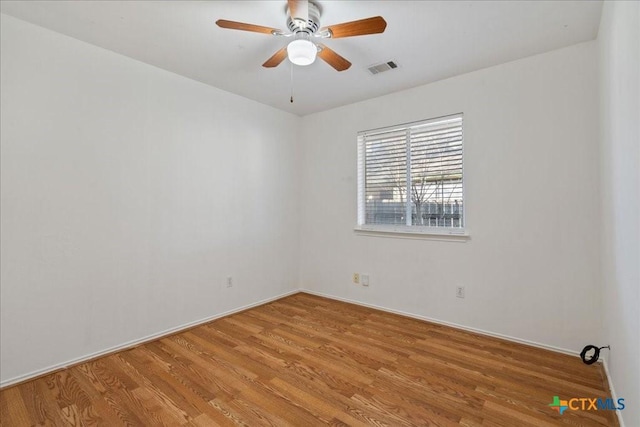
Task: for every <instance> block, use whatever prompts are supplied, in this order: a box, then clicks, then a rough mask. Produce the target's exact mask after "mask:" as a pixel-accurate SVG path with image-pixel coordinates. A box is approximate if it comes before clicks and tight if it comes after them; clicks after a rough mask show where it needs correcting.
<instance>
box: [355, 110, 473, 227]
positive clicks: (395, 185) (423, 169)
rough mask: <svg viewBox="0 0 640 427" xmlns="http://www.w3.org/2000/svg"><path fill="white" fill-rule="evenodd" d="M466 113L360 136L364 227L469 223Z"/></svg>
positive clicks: (360, 222)
mask: <svg viewBox="0 0 640 427" xmlns="http://www.w3.org/2000/svg"><path fill="white" fill-rule="evenodd" d="M462 142H463V129H462V114H456V115H453V116H447V117H442V118H437V119H431V120H425V121H421V122H416V123H410V124H408V125H400V126H393V127H389V128H384V129H376V130H370V131H364V132H360V133H359V134H358V225H359V226H367V225H369V226H374V228H375V226H376V225H381V226H403V227H416V228H422V229H425V230H428V229H429V228H433V227H435V228H439V229H443V228H453V229H462V228H463V227H464V194H463V186H462V184H463V176H462V175H463V167H462V166H463V165H462V160H463V146H462Z"/></svg>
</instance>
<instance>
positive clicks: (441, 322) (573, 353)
mask: <svg viewBox="0 0 640 427" xmlns="http://www.w3.org/2000/svg"><path fill="white" fill-rule="evenodd" d="M300 292H305V293H308V294H311V295H317V296H320V297H324V298H329V299H333V300H338V301H343V302H348V303H350V304H355V305H361V306H363V307H369V308H375V309H376V310H381V311H386V312H387V313H393V314H400V315H402V316H406V317H411V318H413V319H418V320H424V321H426V322H431V323H437V324H439V325H444V326H451V327H452V328H456V329H462V330H464V331H469V332H474V333H477V334H480V335H486V336H489V337H494V338H502V339H504V340H507V341H513V342H517V343H519V344H526V345H530V346H532V347H538V348H542V349H545V350H551V351H555V352H556V353H563V354H568V355H570V356H576V357H578V356H580V353H579V352H577V351H575V350H569V349H566V348H561V347H555V346H552V345H547V344H542V343H539V342H535V341H529V340H525V339H521V338H516V337H512V336H510V335H504V334H499V333H496V332H491V331H485V330H483V329H478V328H472V327H470V326H465V325H459V324H457V323H452V322H447V321H444V320H440V319H434V318H433V317H427V316H422V315H420V314H414V313H408V312H406V311H402V310H394V309H391V308H387V307H381V306H379V305H375V304H367V303H364V302H361V301H356V300H351V299H348V298H341V297H337V296H335V295H329V294H325V293H322V292H316V291H311V290H309V289H300Z"/></svg>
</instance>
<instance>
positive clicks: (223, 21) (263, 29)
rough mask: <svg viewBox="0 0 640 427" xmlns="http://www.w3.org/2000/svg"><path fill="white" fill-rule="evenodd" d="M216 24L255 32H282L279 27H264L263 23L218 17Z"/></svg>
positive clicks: (231, 28)
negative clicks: (249, 22)
mask: <svg viewBox="0 0 640 427" xmlns="http://www.w3.org/2000/svg"><path fill="white" fill-rule="evenodd" d="M216 24H217V25H218V27H220V28H228V29H230V30H241V31H251V32H253V33H263V34H274V33H281V32H282V31H281V30H278V29H277V28H269V27H263V26H261V25H254V24H245V23H244V22H236V21H227V20H226V19H218V20H217V21H216Z"/></svg>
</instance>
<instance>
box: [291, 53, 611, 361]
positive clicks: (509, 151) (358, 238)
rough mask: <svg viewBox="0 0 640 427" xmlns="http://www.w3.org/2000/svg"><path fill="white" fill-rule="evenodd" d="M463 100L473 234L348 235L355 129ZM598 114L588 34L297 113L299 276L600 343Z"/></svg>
mask: <svg viewBox="0 0 640 427" xmlns="http://www.w3.org/2000/svg"><path fill="white" fill-rule="evenodd" d="M393 72H396V71H393ZM397 72H402V70H401V69H399V70H398V71H397ZM365 78H371V79H375V78H376V77H365ZM459 112H462V113H464V132H465V141H464V144H465V147H464V149H465V159H464V161H465V181H466V184H465V185H466V200H465V202H466V213H467V226H468V228H469V232H470V234H471V238H470V240H469V241H467V242H465V243H459V242H443V241H437V240H424V239H412V240H410V239H397V238H381V237H370V236H362V235H356V234H355V233H354V231H353V228H354V226H355V224H356V133H357V132H358V131H360V130H366V129H371V128H378V127H382V126H388V125H393V124H398V123H405V122H410V121H415V120H420V119H427V118H431V117H438V116H443V115H447V114H452V113H459ZM597 123H598V106H597V50H596V45H595V42H589V43H584V44H579V45H575V46H572V47H569V48H565V49H562V50H558V51H553V52H550V53H546V54H542V55H538V56H535V57H530V58H527V59H524V60H520V61H516V62H512V63H508V64H503V65H500V66H496V67H492V68H489V69H485V70H481V71H477V72H473V73H470V74H465V75H462V76H458V77H454V78H451V79H448V80H444V81H440V82H436V83H433V84H429V85H426V86H422V87H418V88H414V89H411V90H407V91H404V92H399V93H395V94H391V95H388V96H384V97H380V98H377V99H372V100H368V101H365V102H360V103H357V104H352V105H348V106H345V107H342V108H337V109H334V110H330V111H327V112H322V113H318V114H314V115H311V116H306V117H304V118H303V127H302V133H303V134H304V135H306V136H307V137H306V138H305V140H304V144H303V147H302V148H301V150H302V152H301V166H302V180H301V183H300V185H301V187H300V188H301V199H302V200H301V206H302V208H301V240H300V242H301V267H300V281H301V286H302V287H303V288H305V289H309V290H311V291H315V292H320V293H325V294H328V295H332V296H336V297H340V298H345V299H350V300H354V301H358V302H362V303H366V304H372V305H378V306H382V307H385V308H388V309H393V310H399V311H404V312H407V313H411V314H414V315H419V316H424V317H429V318H433V319H437V320H440V321H445V322H450V323H455V324H459V325H463V326H467V327H471V328H476V329H481V330H485V331H489V332H492V333H498V334H504V335H508V336H512V337H517V338H520V339H524V340H529V341H533V342H537V343H542V344H545V345H548V346H554V347H558V348H562V349H566V350H570V351H580V349H581V348H582V347H583V346H584V345H585V344H588V343H592V342H600V336H601V335H600V329H601V323H600V317H599V313H600V297H601V294H600V287H599V275H600V271H599V258H598V257H599V254H600V251H599V241H598V239H599V232H598V230H599V226H600V217H599V173H598V124H597ZM353 272H359V273H367V274H369V275H370V280H371V284H370V286H369V287H368V288H364V287H362V286H356V285H354V284H352V283H351V275H352V273H353ZM457 285H463V286H465V287H466V298H465V299H459V298H456V297H455V287H456V286H457Z"/></svg>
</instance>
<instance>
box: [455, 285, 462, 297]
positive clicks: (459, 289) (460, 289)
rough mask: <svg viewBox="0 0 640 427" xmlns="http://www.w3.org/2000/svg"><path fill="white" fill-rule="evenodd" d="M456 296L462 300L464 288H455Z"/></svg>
mask: <svg viewBox="0 0 640 427" xmlns="http://www.w3.org/2000/svg"><path fill="white" fill-rule="evenodd" d="M456 296H457V297H458V298H464V286H458V287H457V288H456Z"/></svg>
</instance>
